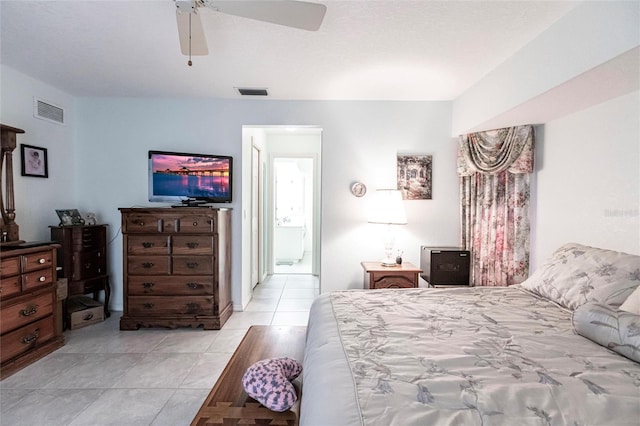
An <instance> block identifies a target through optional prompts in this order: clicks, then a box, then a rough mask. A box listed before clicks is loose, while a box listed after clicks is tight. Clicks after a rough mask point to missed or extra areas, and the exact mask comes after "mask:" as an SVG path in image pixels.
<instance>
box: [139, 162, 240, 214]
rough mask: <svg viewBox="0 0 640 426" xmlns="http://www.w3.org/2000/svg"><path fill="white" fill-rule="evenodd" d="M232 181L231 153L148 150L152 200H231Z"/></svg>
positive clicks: (215, 201)
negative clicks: (215, 153) (213, 153)
mask: <svg viewBox="0 0 640 426" xmlns="http://www.w3.org/2000/svg"><path fill="white" fill-rule="evenodd" d="M232 183H233V158H232V157H229V156H226V155H210V154H187V153H184V152H167V151H149V201H152V202H173V203H177V202H180V203H182V204H183V205H197V204H200V203H230V202H231V194H232Z"/></svg>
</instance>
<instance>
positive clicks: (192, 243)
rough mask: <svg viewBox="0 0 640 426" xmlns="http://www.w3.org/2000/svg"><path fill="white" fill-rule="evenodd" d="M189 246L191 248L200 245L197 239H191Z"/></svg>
mask: <svg viewBox="0 0 640 426" xmlns="http://www.w3.org/2000/svg"><path fill="white" fill-rule="evenodd" d="M187 247H189V248H190V249H194V248H196V247H198V243H196V242H195V241H190V242H188V243H187Z"/></svg>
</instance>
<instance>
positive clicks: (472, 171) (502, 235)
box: [457, 126, 534, 286]
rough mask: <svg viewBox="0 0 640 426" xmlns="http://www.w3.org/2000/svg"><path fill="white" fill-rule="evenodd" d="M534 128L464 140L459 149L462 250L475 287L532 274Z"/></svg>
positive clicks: (511, 129)
mask: <svg viewBox="0 0 640 426" xmlns="http://www.w3.org/2000/svg"><path fill="white" fill-rule="evenodd" d="M533 150H534V132H533V126H518V127H509V128H504V129H497V130H490V131H485V132H479V133H470V134H467V135H461V136H460V138H459V147H458V157H457V162H458V165H457V166H458V175H459V177H460V198H461V199H460V206H461V225H462V247H464V248H466V249H467V250H470V251H471V256H472V277H473V278H472V280H473V282H474V285H476V286H508V285H512V284H517V283H520V282H522V281H524V280H525V279H526V278H527V275H528V272H529V250H530V247H529V245H530V244H529V241H530V221H529V198H530V189H529V184H530V175H531V173H533V158H534V151H533Z"/></svg>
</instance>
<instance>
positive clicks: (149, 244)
mask: <svg viewBox="0 0 640 426" xmlns="http://www.w3.org/2000/svg"><path fill="white" fill-rule="evenodd" d="M142 247H144V248H147V249H148V248H151V247H153V243H150V242H147V241H145V242H144V243H142Z"/></svg>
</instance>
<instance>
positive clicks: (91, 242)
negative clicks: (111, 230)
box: [71, 226, 106, 251]
mask: <svg viewBox="0 0 640 426" xmlns="http://www.w3.org/2000/svg"><path fill="white" fill-rule="evenodd" d="M105 243H106V228H105V227H104V226H97V227H95V228H94V227H90V226H82V227H78V228H74V229H73V231H72V236H71V245H72V248H73V251H87V250H97V249H100V248H101V247H104V246H105Z"/></svg>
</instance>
